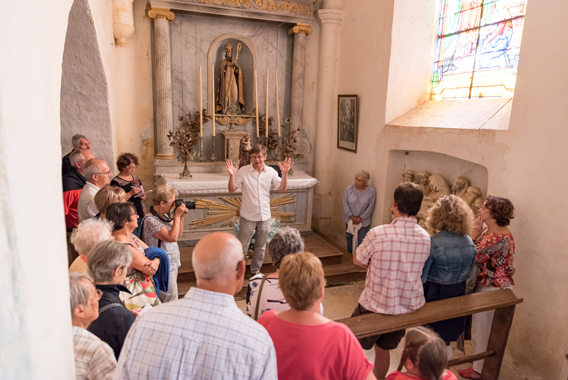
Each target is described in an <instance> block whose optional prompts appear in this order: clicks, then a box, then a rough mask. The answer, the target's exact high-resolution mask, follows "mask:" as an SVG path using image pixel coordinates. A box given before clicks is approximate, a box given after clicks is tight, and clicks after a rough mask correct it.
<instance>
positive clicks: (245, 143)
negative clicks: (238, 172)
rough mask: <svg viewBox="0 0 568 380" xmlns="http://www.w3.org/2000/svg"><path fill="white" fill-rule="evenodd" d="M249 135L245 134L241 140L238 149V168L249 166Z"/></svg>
mask: <svg viewBox="0 0 568 380" xmlns="http://www.w3.org/2000/svg"><path fill="white" fill-rule="evenodd" d="M251 149H252V147H251V146H250V134H248V133H247V134H245V135H244V136H243V138H242V139H241V146H240V149H239V160H240V162H239V168H241V167H243V166H246V165H248V164H250V151H251Z"/></svg>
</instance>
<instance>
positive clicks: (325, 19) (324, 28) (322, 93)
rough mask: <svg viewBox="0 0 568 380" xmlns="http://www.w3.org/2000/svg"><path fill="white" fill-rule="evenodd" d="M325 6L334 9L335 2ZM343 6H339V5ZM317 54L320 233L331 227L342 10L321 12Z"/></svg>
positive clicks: (317, 220)
mask: <svg viewBox="0 0 568 380" xmlns="http://www.w3.org/2000/svg"><path fill="white" fill-rule="evenodd" d="M327 5H332V6H337V5H338V4H335V3H334V2H330V1H328V2H327ZM339 5H340V6H341V5H342V4H341V3H340V4H339ZM318 16H319V19H320V22H321V30H320V52H319V63H318V97H317V106H316V107H317V110H316V138H315V141H314V153H315V154H314V158H315V159H314V177H316V178H317V179H318V181H319V183H318V184H317V185H316V187H315V191H314V213H313V217H314V219H313V221H314V227H315V228H317V229H319V230H320V231H322V232H326V233H327V232H329V230H330V228H331V210H332V209H333V207H332V201H333V200H332V199H331V180H332V176H331V174H332V171H333V167H332V165H330V160H331V151H332V149H333V141H334V139H335V136H336V134H337V133H336V129H335V128H336V127H335V124H336V122H335V118H336V115H337V109H336V105H337V99H336V98H337V93H336V81H337V78H336V75H337V59H338V40H339V27H340V26H341V21H342V20H343V11H342V10H341V9H337V8H335V9H320V10H319V11H318Z"/></svg>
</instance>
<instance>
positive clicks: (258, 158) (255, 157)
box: [250, 154, 264, 160]
mask: <svg viewBox="0 0 568 380" xmlns="http://www.w3.org/2000/svg"><path fill="white" fill-rule="evenodd" d="M263 157H264V155H260V156H257V155H255V154H251V156H250V159H251V160H261V159H262V158H263Z"/></svg>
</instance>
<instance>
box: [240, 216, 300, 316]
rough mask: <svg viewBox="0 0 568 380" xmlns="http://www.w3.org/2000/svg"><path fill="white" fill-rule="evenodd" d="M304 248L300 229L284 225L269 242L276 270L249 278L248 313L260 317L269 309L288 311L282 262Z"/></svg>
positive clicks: (269, 249) (269, 250)
mask: <svg viewBox="0 0 568 380" xmlns="http://www.w3.org/2000/svg"><path fill="white" fill-rule="evenodd" d="M303 250H304V239H302V236H301V235H300V231H298V230H297V229H295V228H291V227H282V228H280V229H278V231H276V234H274V236H273V237H272V239H271V240H270V243H268V253H269V254H270V258H271V259H272V265H273V266H274V267H275V268H276V272H274V273H270V274H268V275H263V274H262V273H257V274H256V275H254V276H252V277H251V278H250V280H249V284H248V290H247V295H246V301H247V314H248V315H249V316H250V317H253V318H254V319H255V320H257V319H258V317H260V316H261V315H262V314H263V313H264V312H265V311H267V310H276V311H286V310H288V309H290V306H289V305H288V302H286V299H285V298H284V295H283V294H282V291H281V290H280V285H279V281H278V274H279V273H280V263H281V262H282V259H283V258H284V257H285V256H287V255H290V254H293V253H298V252H302V251H303Z"/></svg>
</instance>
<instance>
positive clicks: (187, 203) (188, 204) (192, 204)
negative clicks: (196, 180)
mask: <svg viewBox="0 0 568 380" xmlns="http://www.w3.org/2000/svg"><path fill="white" fill-rule="evenodd" d="M182 203H183V204H185V207H187V209H188V210H195V202H192V201H184V200H183V199H176V200H175V201H174V205H175V207H174V212H176V210H177V208H178V207H179V206H181V205H182Z"/></svg>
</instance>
